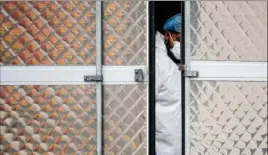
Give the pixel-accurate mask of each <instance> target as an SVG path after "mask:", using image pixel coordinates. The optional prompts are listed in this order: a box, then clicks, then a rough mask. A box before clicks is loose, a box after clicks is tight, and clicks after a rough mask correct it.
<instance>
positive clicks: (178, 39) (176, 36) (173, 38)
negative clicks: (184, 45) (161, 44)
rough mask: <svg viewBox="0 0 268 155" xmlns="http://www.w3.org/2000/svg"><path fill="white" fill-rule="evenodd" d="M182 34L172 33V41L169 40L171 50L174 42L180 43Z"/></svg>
mask: <svg viewBox="0 0 268 155" xmlns="http://www.w3.org/2000/svg"><path fill="white" fill-rule="evenodd" d="M180 38H181V34H180V33H177V32H171V33H170V39H169V44H170V46H171V48H173V46H174V41H178V42H180Z"/></svg>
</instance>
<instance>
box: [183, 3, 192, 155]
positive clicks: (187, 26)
mask: <svg viewBox="0 0 268 155" xmlns="http://www.w3.org/2000/svg"><path fill="white" fill-rule="evenodd" d="M184 10H185V12H184V13H185V15H184V20H185V21H184V22H185V23H184V27H185V36H184V39H185V42H184V43H185V53H184V54H185V65H186V66H189V68H191V63H190V62H191V54H190V53H191V51H190V42H191V35H190V34H191V32H190V30H191V24H190V21H191V19H190V17H191V15H190V14H191V12H190V10H191V2H190V1H185V2H184ZM190 90H191V88H190V79H189V78H185V90H184V91H185V96H184V97H185V103H184V104H185V109H184V110H185V111H184V113H185V124H184V129H185V130H184V132H185V133H184V134H185V155H190V148H191V133H190V131H191V127H190V122H191V121H190V120H191V119H190V117H191V116H190V113H191V110H190Z"/></svg>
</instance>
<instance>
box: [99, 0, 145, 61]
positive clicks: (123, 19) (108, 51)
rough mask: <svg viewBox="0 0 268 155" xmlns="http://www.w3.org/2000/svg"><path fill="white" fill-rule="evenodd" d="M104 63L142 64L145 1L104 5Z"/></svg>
mask: <svg viewBox="0 0 268 155" xmlns="http://www.w3.org/2000/svg"><path fill="white" fill-rule="evenodd" d="M103 22H104V52H105V53H104V55H105V58H104V63H105V64H106V65H145V64H146V44H147V43H146V29H147V28H146V25H147V24H146V2H143V1H123V0H120V1H110V2H104V21H103Z"/></svg>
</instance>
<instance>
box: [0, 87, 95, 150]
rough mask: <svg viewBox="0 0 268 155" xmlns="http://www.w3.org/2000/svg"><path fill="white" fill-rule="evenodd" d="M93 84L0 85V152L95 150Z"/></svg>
mask: <svg viewBox="0 0 268 155" xmlns="http://www.w3.org/2000/svg"><path fill="white" fill-rule="evenodd" d="M95 90H96V89H95V86H92V87H91V88H90V87H89V86H86V85H80V86H29V85H28V86H0V103H1V104H0V110H1V111H0V113H1V136H0V140H1V144H0V150H1V151H0V152H1V153H0V154H52V153H53V154H89V155H94V154H95V152H96V140H95V139H96V129H95V127H96V97H95V96H96V95H95V94H96V92H95Z"/></svg>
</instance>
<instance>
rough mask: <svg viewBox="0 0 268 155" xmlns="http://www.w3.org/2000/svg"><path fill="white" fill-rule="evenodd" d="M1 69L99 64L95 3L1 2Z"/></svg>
mask: <svg viewBox="0 0 268 155" xmlns="http://www.w3.org/2000/svg"><path fill="white" fill-rule="evenodd" d="M0 9H1V12H0V23H1V24H0V35H1V38H3V39H1V41H0V47H1V48H0V55H1V56H0V65H88V64H95V56H96V52H95V27H96V23H95V2H94V1H68V2H67V1H58V2H57V1H42V2H25V1H24V2H19V1H17V2H11V1H10V2H0Z"/></svg>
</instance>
